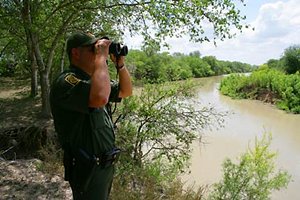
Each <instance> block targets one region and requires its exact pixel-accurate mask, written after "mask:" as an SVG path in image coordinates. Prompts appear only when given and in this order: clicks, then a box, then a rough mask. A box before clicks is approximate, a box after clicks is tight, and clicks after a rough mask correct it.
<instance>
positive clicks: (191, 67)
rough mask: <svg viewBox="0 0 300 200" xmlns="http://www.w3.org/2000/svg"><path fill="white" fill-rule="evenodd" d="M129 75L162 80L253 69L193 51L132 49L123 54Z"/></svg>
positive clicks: (252, 67)
mask: <svg viewBox="0 0 300 200" xmlns="http://www.w3.org/2000/svg"><path fill="white" fill-rule="evenodd" d="M126 63H127V67H128V68H129V70H130V72H131V74H132V76H133V77H134V79H135V80H136V81H138V82H142V83H162V82H166V81H177V80H185V79H188V78H199V77H207V76H214V75H221V74H229V73H244V72H250V71H252V70H253V69H254V68H255V66H252V65H250V64H246V63H241V62H230V61H222V60H217V59H216V57H214V56H204V57H201V55H200V52H198V51H195V52H192V53H190V54H189V55H185V54H182V53H175V54H172V55H170V54H169V53H167V52H164V53H147V52H146V51H141V50H131V51H130V52H129V54H128V56H127V58H126Z"/></svg>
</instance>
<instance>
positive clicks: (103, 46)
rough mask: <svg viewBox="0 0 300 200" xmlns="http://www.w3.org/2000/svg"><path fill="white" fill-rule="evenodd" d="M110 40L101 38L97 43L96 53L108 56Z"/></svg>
mask: <svg viewBox="0 0 300 200" xmlns="http://www.w3.org/2000/svg"><path fill="white" fill-rule="evenodd" d="M110 44H111V41H110V40H107V39H100V40H98V41H97V42H96V44H95V54H96V55H100V56H105V57H106V58H107V57H108V53H109V45H110Z"/></svg>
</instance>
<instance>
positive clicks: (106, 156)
mask: <svg viewBox="0 0 300 200" xmlns="http://www.w3.org/2000/svg"><path fill="white" fill-rule="evenodd" d="M120 153H121V149H119V148H113V150H111V151H109V152H106V153H103V154H100V155H90V154H89V153H87V152H86V151H84V150H83V149H79V151H78V154H77V155H75V156H74V157H73V159H72V165H73V166H75V165H76V162H83V163H87V164H92V165H98V166H101V167H104V168H105V167H109V166H111V165H113V164H114V163H115V162H116V161H117V159H118V157H119V154H120Z"/></svg>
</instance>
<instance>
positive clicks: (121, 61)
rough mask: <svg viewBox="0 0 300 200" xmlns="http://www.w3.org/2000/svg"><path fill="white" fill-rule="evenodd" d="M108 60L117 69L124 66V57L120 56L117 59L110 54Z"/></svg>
mask: <svg viewBox="0 0 300 200" xmlns="http://www.w3.org/2000/svg"><path fill="white" fill-rule="evenodd" d="M110 59H111V61H112V62H113V63H114V64H115V66H116V68H117V69H120V68H122V67H123V66H124V65H125V56H120V57H118V58H117V57H116V56H115V55H114V54H110Z"/></svg>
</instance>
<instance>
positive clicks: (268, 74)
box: [220, 68, 300, 114]
mask: <svg viewBox="0 0 300 200" xmlns="http://www.w3.org/2000/svg"><path fill="white" fill-rule="evenodd" d="M220 91H221V92H222V94H224V95H227V96H230V97H232V98H245V99H256V100H260V101H263V102H267V103H271V104H275V105H276V106H277V107H278V108H279V109H282V110H285V111H287V112H291V113H296V114H300V75H299V74H297V73H296V74H292V75H286V74H284V73H283V72H280V71H278V70H275V69H269V68H262V69H259V70H256V71H254V72H252V73H251V75H250V76H244V75H230V76H228V77H226V78H224V79H223V80H222V81H221V84H220Z"/></svg>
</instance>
